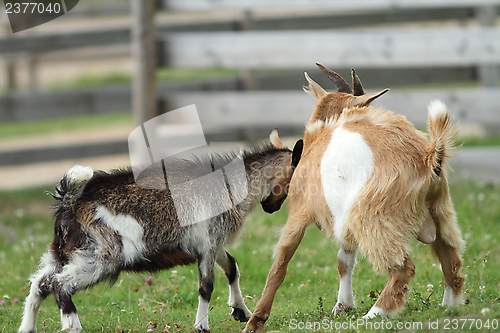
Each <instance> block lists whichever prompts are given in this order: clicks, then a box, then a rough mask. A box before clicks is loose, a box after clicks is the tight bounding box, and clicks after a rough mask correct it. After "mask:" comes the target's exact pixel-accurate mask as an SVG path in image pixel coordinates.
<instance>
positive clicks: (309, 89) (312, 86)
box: [302, 72, 327, 100]
mask: <svg viewBox="0 0 500 333" xmlns="http://www.w3.org/2000/svg"><path fill="white" fill-rule="evenodd" d="M304 75H305V76H306V80H307V82H308V83H309V85H308V86H303V87H302V89H304V91H305V92H306V94H308V95H310V96H312V97H314V98H316V99H318V100H320V99H321V98H322V97H323V96H325V95H326V94H327V92H326V91H325V89H323V88H322V87H321V86H320V85H319V84H317V83H316V82H314V81H313V80H312V79H311V78H310V77H309V75H307V73H305V72H304Z"/></svg>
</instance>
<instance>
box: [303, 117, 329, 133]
mask: <svg viewBox="0 0 500 333" xmlns="http://www.w3.org/2000/svg"><path fill="white" fill-rule="evenodd" d="M323 125H325V122H324V121H323V120H316V121H315V122H313V123H307V124H306V132H307V133H309V134H312V133H314V132H316V131H318V130H320V129H321V127H323Z"/></svg>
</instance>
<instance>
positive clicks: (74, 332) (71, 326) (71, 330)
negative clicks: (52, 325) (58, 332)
mask: <svg viewBox="0 0 500 333" xmlns="http://www.w3.org/2000/svg"><path fill="white" fill-rule="evenodd" d="M61 324H62V331H63V332H68V333H79V332H81V331H82V325H80V319H78V315H77V314H76V312H73V313H70V314H64V313H62V310H61Z"/></svg>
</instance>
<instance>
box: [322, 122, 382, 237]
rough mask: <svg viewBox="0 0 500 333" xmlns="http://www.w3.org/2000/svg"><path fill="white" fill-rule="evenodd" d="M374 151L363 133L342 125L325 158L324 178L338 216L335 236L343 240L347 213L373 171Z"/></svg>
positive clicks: (333, 135) (330, 201)
mask: <svg viewBox="0 0 500 333" xmlns="http://www.w3.org/2000/svg"><path fill="white" fill-rule="evenodd" d="M373 166H374V161H373V152H372V150H371V149H370V147H369V146H368V144H367V143H366V142H365V140H364V139H363V136H362V135H361V134H359V133H354V132H351V131H349V130H347V129H344V128H343V127H342V126H340V127H338V128H337V129H336V130H335V131H334V132H333V133H332V138H331V140H330V143H329V145H328V147H327V148H326V151H325V153H324V155H323V158H322V160H321V167H320V172H321V182H322V185H323V191H324V195H325V199H326V202H327V204H328V207H329V208H330V211H331V212H332V215H333V216H334V219H335V225H334V232H335V238H337V239H338V240H341V241H342V240H343V238H344V236H345V231H346V228H345V225H346V223H347V220H346V219H347V215H348V213H349V210H350V209H351V208H352V206H353V205H354V203H355V202H356V200H357V199H358V196H359V193H360V191H361V190H362V189H363V187H364V186H365V185H366V183H367V181H368V178H369V177H370V175H371V173H372V171H373Z"/></svg>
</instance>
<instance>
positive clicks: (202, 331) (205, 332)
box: [197, 328, 210, 333]
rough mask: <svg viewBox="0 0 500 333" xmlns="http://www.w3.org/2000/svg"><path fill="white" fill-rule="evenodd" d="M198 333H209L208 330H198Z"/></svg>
mask: <svg viewBox="0 0 500 333" xmlns="http://www.w3.org/2000/svg"><path fill="white" fill-rule="evenodd" d="M197 332H198V333H210V330H209V329H208V328H198V331H197Z"/></svg>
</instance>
